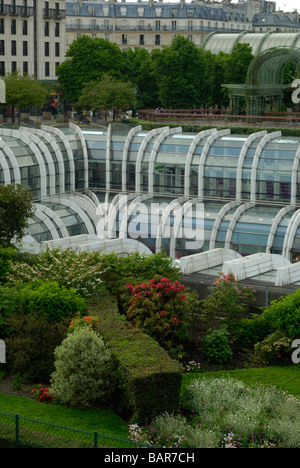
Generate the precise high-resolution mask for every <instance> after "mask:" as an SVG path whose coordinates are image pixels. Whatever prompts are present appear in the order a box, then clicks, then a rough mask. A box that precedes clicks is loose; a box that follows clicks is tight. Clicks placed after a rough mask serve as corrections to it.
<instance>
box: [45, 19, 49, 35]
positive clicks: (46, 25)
mask: <svg viewBox="0 0 300 468" xmlns="http://www.w3.org/2000/svg"><path fill="white" fill-rule="evenodd" d="M45 36H46V37H48V36H49V22H48V21H46V22H45Z"/></svg>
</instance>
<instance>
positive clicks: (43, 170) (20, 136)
mask: <svg viewBox="0 0 300 468" xmlns="http://www.w3.org/2000/svg"><path fill="white" fill-rule="evenodd" d="M0 135H5V136H10V137H12V138H15V139H16V140H21V141H22V142H23V143H25V144H26V145H27V146H28V147H29V149H30V150H31V152H32V153H33V155H34V157H35V158H36V161H37V163H38V166H39V172H40V184H41V197H44V196H46V195H47V173H46V167H45V161H44V158H43V155H42V153H41V151H40V149H39V147H38V146H37V145H36V143H35V142H34V141H33V139H32V140H31V139H30V138H29V137H28V136H27V135H25V134H24V133H23V132H20V131H18V130H8V129H0ZM16 160H17V159H16ZM17 161H18V160H17Z"/></svg>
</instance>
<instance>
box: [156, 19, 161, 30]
mask: <svg viewBox="0 0 300 468" xmlns="http://www.w3.org/2000/svg"><path fill="white" fill-rule="evenodd" d="M155 29H156V31H160V21H155Z"/></svg>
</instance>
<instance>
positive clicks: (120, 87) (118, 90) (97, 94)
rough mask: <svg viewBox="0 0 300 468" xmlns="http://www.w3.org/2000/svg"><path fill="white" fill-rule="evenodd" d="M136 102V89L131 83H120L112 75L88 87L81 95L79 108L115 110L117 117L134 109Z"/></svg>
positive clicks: (105, 76) (93, 82) (91, 83)
mask: <svg viewBox="0 0 300 468" xmlns="http://www.w3.org/2000/svg"><path fill="white" fill-rule="evenodd" d="M134 102H135V93H134V88H133V86H132V84H131V83H127V82H124V81H118V80H116V79H115V78H114V77H112V76H110V75H104V76H103V77H102V78H101V79H100V80H96V81H92V82H90V83H89V84H88V85H86V86H85V87H84V88H83V90H82V92H81V95H80V98H79V101H78V102H77V104H78V106H79V107H81V108H90V109H100V108H102V109H105V111H108V110H109V109H114V111H115V112H114V120H115V115H116V113H117V112H119V111H120V110H127V109H130V108H131V107H133V105H134Z"/></svg>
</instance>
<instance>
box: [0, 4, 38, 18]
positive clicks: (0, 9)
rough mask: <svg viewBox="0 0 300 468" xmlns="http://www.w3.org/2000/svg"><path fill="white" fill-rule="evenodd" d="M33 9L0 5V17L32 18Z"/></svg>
mask: <svg viewBox="0 0 300 468" xmlns="http://www.w3.org/2000/svg"><path fill="white" fill-rule="evenodd" d="M33 14H34V9H33V7H24V6H15V5H2V6H0V15H16V16H33Z"/></svg>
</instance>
